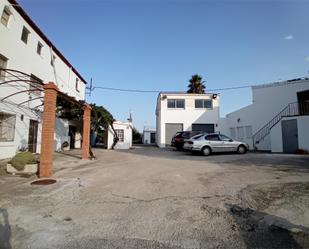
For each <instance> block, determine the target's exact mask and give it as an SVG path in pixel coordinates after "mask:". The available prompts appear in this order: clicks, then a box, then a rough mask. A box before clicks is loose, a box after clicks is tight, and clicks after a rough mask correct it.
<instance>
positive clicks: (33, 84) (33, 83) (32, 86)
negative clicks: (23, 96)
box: [29, 74, 43, 96]
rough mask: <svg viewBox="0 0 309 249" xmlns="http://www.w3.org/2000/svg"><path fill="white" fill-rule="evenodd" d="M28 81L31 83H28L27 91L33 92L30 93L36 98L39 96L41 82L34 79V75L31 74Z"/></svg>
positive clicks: (38, 79) (36, 78)
mask: <svg viewBox="0 0 309 249" xmlns="http://www.w3.org/2000/svg"><path fill="white" fill-rule="evenodd" d="M30 80H31V82H30V88H29V89H30V90H33V91H31V92H30V93H31V94H34V95H37V96H41V90H40V89H42V84H43V80H41V79H40V78H38V77H36V76H35V75H34V74H31V77H30Z"/></svg>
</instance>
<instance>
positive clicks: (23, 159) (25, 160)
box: [10, 152, 37, 171]
mask: <svg viewBox="0 0 309 249" xmlns="http://www.w3.org/2000/svg"><path fill="white" fill-rule="evenodd" d="M10 163H11V164H12V166H13V167H14V168H15V169H17V170H19V171H21V170H24V169H25V166H26V164H34V163H37V158H36V157H35V156H34V155H33V154H32V153H31V152H21V153H18V154H16V155H15V156H14V157H13V158H12V160H11V161H10Z"/></svg>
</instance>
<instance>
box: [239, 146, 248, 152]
mask: <svg viewBox="0 0 309 249" xmlns="http://www.w3.org/2000/svg"><path fill="white" fill-rule="evenodd" d="M246 152H247V150H246V148H245V146H243V145H240V146H239V147H238V149H237V153H238V154H245V153H246Z"/></svg>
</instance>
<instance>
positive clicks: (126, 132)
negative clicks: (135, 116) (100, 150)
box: [107, 121, 133, 150]
mask: <svg viewBox="0 0 309 249" xmlns="http://www.w3.org/2000/svg"><path fill="white" fill-rule="evenodd" d="M113 127H114V130H115V132H116V134H117V136H118V138H119V140H118V142H117V143H116V145H115V147H114V149H118V150H122V149H130V148H131V147H132V135H133V134H132V130H133V127H132V123H131V122H121V121H114V123H113ZM114 130H113V129H112V127H111V126H109V127H108V133H107V149H112V146H113V143H114V137H115V132H114Z"/></svg>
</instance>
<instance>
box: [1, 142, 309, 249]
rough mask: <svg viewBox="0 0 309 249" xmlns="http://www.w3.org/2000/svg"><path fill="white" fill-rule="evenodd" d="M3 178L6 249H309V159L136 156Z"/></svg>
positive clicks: (115, 154) (75, 162)
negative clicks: (40, 175)
mask: <svg viewBox="0 0 309 249" xmlns="http://www.w3.org/2000/svg"><path fill="white" fill-rule="evenodd" d="M95 153H96V154H97V157H98V158H97V160H93V161H83V160H80V159H79V158H78V156H76V155H75V154H74V153H73V154H72V155H70V156H67V155H61V154H56V155H55V158H56V160H55V163H54V169H55V174H54V179H56V180H57V182H56V183H55V184H52V185H48V186H33V185H30V182H31V181H33V180H34V179H35V177H34V176H33V177H31V178H20V177H16V176H3V175H1V176H0V248H1V249H2V248H22V249H24V248H31V249H32V248H40V249H44V248H60V249H61V248H65V249H69V248H126V249H131V248H132V249H133V248H173V249H174V248H190V249H193V248H194V249H197V248H280V249H282V248H309V156H301V155H280V154H267V153H248V154H245V155H237V154H218V155H212V156H210V157H202V156H199V155H191V154H190V153H187V152H177V151H173V150H171V149H164V150H163V149H159V148H155V147H136V148H135V149H132V150H129V151H107V150H95Z"/></svg>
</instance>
